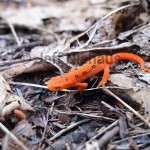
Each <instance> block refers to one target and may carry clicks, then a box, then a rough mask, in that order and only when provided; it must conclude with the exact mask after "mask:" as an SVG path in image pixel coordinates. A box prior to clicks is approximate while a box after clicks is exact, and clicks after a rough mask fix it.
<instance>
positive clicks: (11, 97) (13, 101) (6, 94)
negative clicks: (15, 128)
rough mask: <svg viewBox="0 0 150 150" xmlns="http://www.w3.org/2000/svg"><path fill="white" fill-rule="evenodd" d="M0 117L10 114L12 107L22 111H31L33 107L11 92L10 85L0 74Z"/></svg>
mask: <svg viewBox="0 0 150 150" xmlns="http://www.w3.org/2000/svg"><path fill="white" fill-rule="evenodd" d="M0 85H1V86H0V95H1V97H0V118H1V119H3V118H4V117H5V116H6V115H9V114H11V113H12V112H13V111H14V109H16V108H18V109H20V110H23V111H33V108H32V107H31V106H30V105H29V104H27V103H26V102H25V100H24V99H23V98H22V97H19V96H17V95H15V94H13V93H12V91H11V88H10V86H9V85H8V83H7V82H6V80H5V79H4V77H3V76H2V75H1V74H0Z"/></svg>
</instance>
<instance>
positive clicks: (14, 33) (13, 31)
mask: <svg viewBox="0 0 150 150" xmlns="http://www.w3.org/2000/svg"><path fill="white" fill-rule="evenodd" d="M1 17H2V18H3V19H4V20H5V21H6V23H7V24H8V26H9V27H10V30H11V32H12V34H13V36H14V38H15V40H16V43H17V45H18V46H20V45H21V42H20V40H19V38H18V36H17V33H16V31H15V28H14V26H13V24H12V23H11V22H10V21H9V20H8V19H7V18H6V17H5V16H4V15H1Z"/></svg>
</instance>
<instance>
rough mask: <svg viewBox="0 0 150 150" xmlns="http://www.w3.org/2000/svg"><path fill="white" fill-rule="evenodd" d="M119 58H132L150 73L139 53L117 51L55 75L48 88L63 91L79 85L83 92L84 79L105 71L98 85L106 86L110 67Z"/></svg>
mask: <svg viewBox="0 0 150 150" xmlns="http://www.w3.org/2000/svg"><path fill="white" fill-rule="evenodd" d="M119 60H131V61H134V62H136V63H138V64H139V65H140V68H141V69H142V70H144V71H145V72H148V73H150V69H149V68H146V67H145V63H144V60H143V59H142V58H141V57H139V56H138V55H135V54H131V53H116V54H114V55H112V56H109V55H102V56H97V57H94V58H92V59H91V60H89V61H87V62H86V63H85V64H83V65H82V66H81V67H80V68H79V69H75V68H72V69H71V70H70V71H69V72H68V73H67V74H65V75H61V76H57V77H53V78H51V79H50V80H49V81H48V89H49V90H51V91H61V90H63V89H66V88H70V87H77V89H78V91H80V92H82V91H83V90H84V89H85V88H86V87H87V86H88V84H87V83H83V82H82V81H84V80H86V79H88V78H90V77H92V76H94V75H96V74H97V73H99V72H101V71H104V74H103V77H102V80H101V81H100V82H99V84H98V86H104V85H105V84H106V83H107V80H108V78H109V67H110V66H111V65H112V64H114V63H116V62H117V61H119Z"/></svg>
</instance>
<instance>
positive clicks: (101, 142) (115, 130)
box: [98, 126, 119, 149]
mask: <svg viewBox="0 0 150 150" xmlns="http://www.w3.org/2000/svg"><path fill="white" fill-rule="evenodd" d="M118 132H119V126H116V127H114V128H113V129H112V130H110V131H108V132H106V133H105V134H104V135H103V136H102V138H100V139H99V140H98V145H99V148H100V149H101V148H102V147H103V146H104V145H106V144H107V143H108V142H109V141H110V140H111V139H112V138H113V137H114V136H115V135H116V134H117V133H118Z"/></svg>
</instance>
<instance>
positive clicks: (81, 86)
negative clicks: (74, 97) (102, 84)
mask: <svg viewBox="0 0 150 150" xmlns="http://www.w3.org/2000/svg"><path fill="white" fill-rule="evenodd" d="M75 86H77V90H78V91H80V93H81V92H82V91H83V90H84V89H85V88H86V87H87V86H88V84H87V83H76V84H75Z"/></svg>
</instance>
